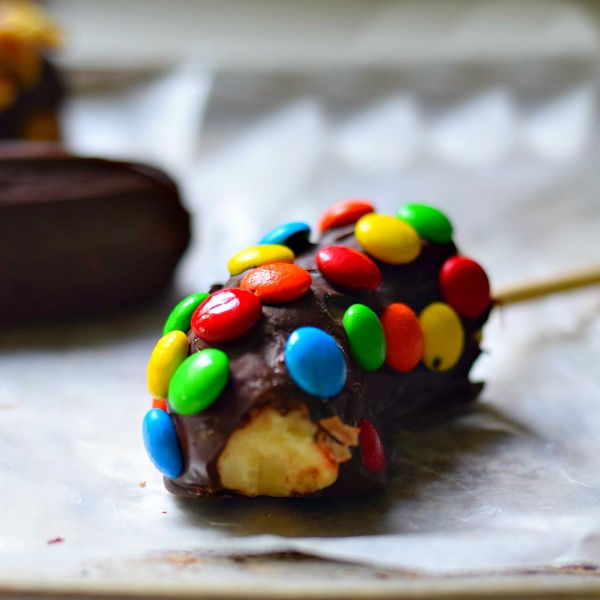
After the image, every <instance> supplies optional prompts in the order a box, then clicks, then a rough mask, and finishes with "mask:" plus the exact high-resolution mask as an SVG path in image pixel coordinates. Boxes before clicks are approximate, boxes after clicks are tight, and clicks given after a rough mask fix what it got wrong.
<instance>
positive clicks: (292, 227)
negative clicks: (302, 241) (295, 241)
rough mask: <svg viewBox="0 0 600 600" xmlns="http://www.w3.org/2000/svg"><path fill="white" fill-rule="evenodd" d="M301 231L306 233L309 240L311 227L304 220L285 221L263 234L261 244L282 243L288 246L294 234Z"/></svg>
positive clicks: (305, 235)
mask: <svg viewBox="0 0 600 600" xmlns="http://www.w3.org/2000/svg"><path fill="white" fill-rule="evenodd" d="M299 233H302V234H304V237H305V238H306V239H307V240H308V236H309V235H310V227H309V226H308V225H307V224H306V223H302V221H293V222H292V223H285V224H284V225H279V227H275V229H271V231H269V233H267V234H266V235H264V236H263V238H262V239H261V240H260V242H258V243H259V244H282V245H284V246H286V245H287V244H286V242H287V241H288V240H289V239H290V238H291V237H292V236H293V235H297V234H299Z"/></svg>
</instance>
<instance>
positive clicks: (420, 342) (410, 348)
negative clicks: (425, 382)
mask: <svg viewBox="0 0 600 600" xmlns="http://www.w3.org/2000/svg"><path fill="white" fill-rule="evenodd" d="M381 325H382V326H383V332H384V334H385V343H386V353H385V362H386V363H387V364H388V365H389V366H390V367H392V369H395V370H396V371H411V370H412V369H414V368H415V367H416V366H417V365H418V364H419V361H420V360H421V358H423V353H424V352H425V336H424V335H423V330H422V329H421V324H420V323H419V317H417V315H416V314H415V313H414V312H413V310H412V309H411V308H410V307H409V306H407V305H406V304H402V303H401V302H396V303H394V304H390V305H389V306H388V307H387V308H386V309H385V310H384V311H383V313H382V315H381Z"/></svg>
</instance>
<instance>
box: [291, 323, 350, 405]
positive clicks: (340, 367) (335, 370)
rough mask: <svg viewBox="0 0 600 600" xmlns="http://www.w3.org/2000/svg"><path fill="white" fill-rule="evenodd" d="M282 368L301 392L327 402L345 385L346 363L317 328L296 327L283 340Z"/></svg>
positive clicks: (338, 350)
mask: <svg viewBox="0 0 600 600" xmlns="http://www.w3.org/2000/svg"><path fill="white" fill-rule="evenodd" d="M285 364H286V367H287V370H288V372H289V374H290V377H291V378H292V379H293V380H294V382H295V383H296V384H297V385H298V386H299V387H300V388H302V389H303V390H304V391H305V392H307V393H309V394H312V395H313V396H318V397H319V398H331V397H333V396H335V395H336V394H338V393H339V392H340V391H341V390H342V388H343V387H344V385H345V383H346V361H345V359H344V354H343V352H342V350H341V349H340V347H339V346H338V344H337V342H336V341H335V339H333V337H331V336H330V335H329V334H328V333H326V332H325V331H323V330H322V329H318V328H317V327H300V328H299V329H296V330H295V331H294V332H292V334H291V335H290V337H289V338H288V340H287V343H286V346H285Z"/></svg>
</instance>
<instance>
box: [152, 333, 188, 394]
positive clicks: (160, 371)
mask: <svg viewBox="0 0 600 600" xmlns="http://www.w3.org/2000/svg"><path fill="white" fill-rule="evenodd" d="M187 355H188V339H187V336H186V335H185V333H183V332H182V331H171V332H169V333H167V334H166V335H164V336H163V337H161V338H160V340H158V342H157V344H156V346H155V347H154V350H153V351H152V354H151V355H150V360H149V361H148V367H147V369H146V378H147V382H148V391H149V392H150V395H151V396H152V397H153V398H164V397H165V396H166V395H167V390H168V389H169V382H170V381H171V377H173V373H175V371H176V369H177V367H178V366H179V365H180V364H181V363H182V362H183V360H184V359H185V357H186V356H187Z"/></svg>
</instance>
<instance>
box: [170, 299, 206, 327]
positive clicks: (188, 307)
mask: <svg viewBox="0 0 600 600" xmlns="http://www.w3.org/2000/svg"><path fill="white" fill-rule="evenodd" d="M207 298H208V292H197V293H195V294H191V295H190V296H187V297H186V298H184V299H183V300H181V302H179V303H178V304H177V305H176V306H175V308H174V309H173V310H172V311H171V313H170V314H169V316H168V317H167V320H166V322H165V326H164V328H163V335H165V334H167V333H169V331H183V332H186V331H187V330H188V329H189V328H190V319H191V318H192V314H193V312H194V311H195V310H196V308H197V307H198V306H199V305H200V304H201V303H202V302H204V300H206V299H207Z"/></svg>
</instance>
